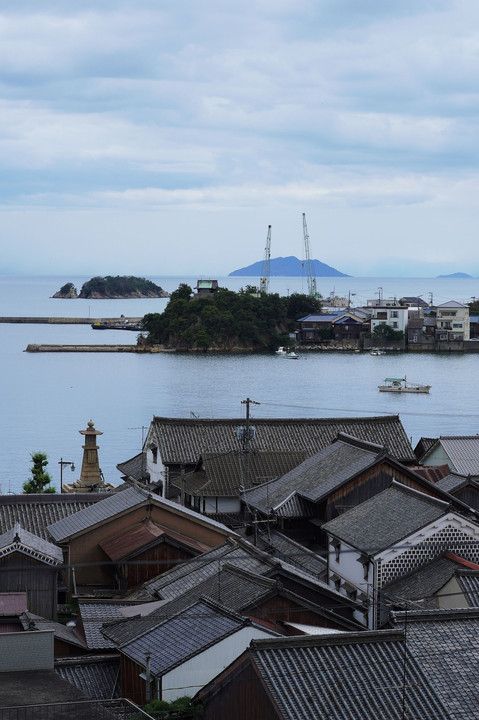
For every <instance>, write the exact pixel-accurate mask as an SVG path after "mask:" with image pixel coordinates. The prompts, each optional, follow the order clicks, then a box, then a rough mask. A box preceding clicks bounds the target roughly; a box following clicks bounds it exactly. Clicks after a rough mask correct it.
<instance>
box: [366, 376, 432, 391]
mask: <svg viewBox="0 0 479 720" xmlns="http://www.w3.org/2000/svg"><path fill="white" fill-rule="evenodd" d="M430 389H431V385H420V384H419V383H409V382H408V381H407V378H406V376H404V377H403V378H385V379H384V385H378V390H379V391H380V392H393V393H428V392H429V390H430Z"/></svg>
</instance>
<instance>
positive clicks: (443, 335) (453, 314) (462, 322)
mask: <svg viewBox="0 0 479 720" xmlns="http://www.w3.org/2000/svg"><path fill="white" fill-rule="evenodd" d="M469 338H470V324H469V307H468V306H467V305H463V304H462V303H460V302H457V300H449V301H448V302H445V303H443V304H442V305H438V306H437V308H436V339H437V340H442V341H445V342H450V341H453V340H469Z"/></svg>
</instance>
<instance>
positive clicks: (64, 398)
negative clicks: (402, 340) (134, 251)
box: [0, 276, 479, 493]
mask: <svg viewBox="0 0 479 720" xmlns="http://www.w3.org/2000/svg"><path fill="white" fill-rule="evenodd" d="M88 279H89V278H87V277H81V278H72V277H23V276H22V277H12V276H0V316H11V315H14V316H30V315H33V316H77V317H91V318H94V317H118V316H119V315H121V314H124V315H125V316H132V317H134V316H142V315H144V314H145V313H147V312H161V311H162V310H163V309H164V307H165V306H166V303H167V300H160V299H154V300H54V299H51V297H50V296H51V295H52V294H53V293H54V292H56V291H57V290H58V289H59V288H60V287H61V285H63V284H64V283H65V282H67V281H72V282H74V283H75V285H76V287H77V288H78V289H79V288H80V287H81V285H82V283H83V282H84V281H85V280H88ZM151 279H152V280H153V281H154V282H156V283H158V284H159V285H161V286H162V287H163V288H164V289H165V290H168V291H172V290H175V289H176V288H177V287H178V284H179V283H180V282H188V283H189V284H190V285H192V286H193V285H195V283H196V278H171V277H170V278H164V277H154V276H151ZM218 280H219V283H220V285H221V286H222V287H228V288H230V289H231V290H237V289H239V288H240V287H242V286H245V285H246V284H248V283H250V284H256V283H257V282H258V279H257V278H218ZM318 287H319V289H320V291H321V292H322V294H323V295H325V296H326V295H329V294H330V292H331V291H333V290H334V291H335V293H336V295H339V296H347V295H348V293H351V296H352V301H353V303H354V302H356V303H357V304H362V303H365V302H366V300H367V299H368V298H374V297H377V295H378V292H379V290H378V288H379V287H381V288H382V290H381V292H382V295H383V297H385V298H387V297H394V296H397V297H401V296H402V295H421V296H423V297H424V298H425V299H426V300H429V293H433V299H434V302H436V303H441V302H446V301H447V300H451V299H454V300H460V301H463V302H468V301H469V300H470V298H471V297H476V296H477V297H479V281H478V280H473V279H461V280H455V279H417V278H414V279H413V278H407V279H397V278H323V279H321V278H320V279H318ZM270 289H271V291H274V292H279V293H281V294H287V293H288V292H294V291H298V292H306V281H305V280H303V279H301V278H273V279H272V281H271V286H270ZM135 339H136V336H135V334H134V333H127V332H122V331H117V332H115V331H105V332H104V333H99V332H98V331H95V330H92V329H91V328H90V327H89V326H88V325H84V326H72V325H59V326H49V325H14V324H0V390H1V404H2V412H1V414H0V450H1V453H0V460H1V463H2V473H1V475H2V477H1V479H0V483H1V486H2V491H3V492H4V493H6V492H8V491H9V490H10V491H13V492H20V491H21V486H22V483H23V482H24V481H25V480H26V479H27V478H28V476H29V467H30V453H31V452H35V451H37V450H41V451H43V452H46V453H47V455H48V458H49V463H50V464H49V468H48V469H49V471H50V474H51V475H52V478H53V480H54V483H55V484H56V486H57V488H59V485H60V471H59V465H58V461H59V460H60V458H63V459H64V460H69V461H74V462H75V465H76V466H77V470H76V471H75V472H74V473H71V472H70V470H69V469H68V468H66V469H65V470H64V481H65V482H70V481H72V480H76V479H77V478H78V477H79V472H80V468H81V460H82V448H81V446H82V443H83V436H81V435H79V434H78V431H79V430H82V429H84V428H85V427H86V424H87V422H88V420H90V418H91V419H93V421H94V422H95V426H96V427H97V428H98V429H99V430H101V431H103V433H104V434H103V435H102V436H100V438H99V445H100V451H99V454H100V465H101V467H102V470H103V473H104V475H105V478H106V480H107V481H109V482H112V483H113V484H117V483H118V482H119V480H120V474H119V472H118V470H117V469H116V464H117V463H118V462H122V461H124V460H127V459H128V458H130V457H132V456H133V455H135V454H136V453H138V452H139V451H140V449H141V445H142V434H143V433H144V432H145V429H146V428H147V427H148V425H149V423H150V420H151V419H152V417H153V415H160V416H173V417H190V413H195V414H196V415H198V416H199V417H202V418H206V417H216V418H220V417H242V416H243V415H244V406H243V405H241V401H242V400H244V399H245V398H247V397H250V398H251V399H253V400H255V401H257V402H259V403H260V405H258V406H253V408H252V413H253V418H254V416H256V417H328V416H330V417H345V416H351V415H352V416H363V415H380V414H388V413H393V414H399V415H400V416H401V420H402V422H403V425H404V427H405V429H406V432H407V434H408V435H409V436H410V437H411V439H412V442H413V443H414V444H415V443H416V442H417V440H418V439H419V438H420V437H421V435H425V436H437V435H439V434H443V435H445V434H461V433H467V434H475V433H478V432H479V422H478V400H479V391H478V389H477V377H478V367H479V355H462V354H458V355H453V354H448V355H432V354H423V355H407V354H391V355H386V356H380V357H371V356H370V355H369V354H367V353H365V354H349V353H348V354H340V353H331V354H326V353H324V354H314V353H310V354H306V353H303V354H302V355H301V357H300V359H299V360H297V361H293V362H291V361H289V360H285V359H284V358H282V357H278V356H275V355H274V354H257V355H252V356H251V355H250V356H227V355H219V356H218V355H215V356H208V355H206V356H188V355H169V354H159V355H135V354H129V353H125V354H123V353H120V354H116V353H108V354H97V353H78V354H77V353H75V354H74V353H52V354H48V353H45V354H43V353H40V354H30V353H25V352H24V350H25V348H26V346H27V345H28V343H31V342H37V343H46V342H51V343H65V344H71V343H81V344H86V343H100V342H101V343H112V344H113V343H126V344H129V343H132V342H134V341H135ZM396 375H397V376H400V375H407V377H408V379H409V380H411V381H412V382H427V383H429V384H430V385H432V389H431V392H430V395H423V396H421V395H405V396H397V395H391V394H388V393H379V392H378V389H377V386H378V384H379V383H380V382H381V381H382V380H383V379H384V378H385V377H387V376H396Z"/></svg>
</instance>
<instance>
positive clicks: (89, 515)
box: [48, 486, 149, 542]
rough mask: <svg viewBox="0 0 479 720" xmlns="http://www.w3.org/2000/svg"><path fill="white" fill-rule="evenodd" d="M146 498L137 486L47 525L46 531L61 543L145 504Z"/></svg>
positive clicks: (146, 494) (145, 493) (146, 492)
mask: <svg viewBox="0 0 479 720" xmlns="http://www.w3.org/2000/svg"><path fill="white" fill-rule="evenodd" d="M148 498H149V493H148V491H147V490H143V489H141V488H138V487H137V486H134V487H130V488H127V489H126V490H123V491H122V492H118V493H113V494H112V495H110V496H109V497H107V498H104V499H103V500H101V501H100V502H98V503H95V504H94V505H91V506H90V507H87V508H84V509H83V510H80V511H79V512H77V513H75V514H73V515H69V516H68V517H66V518H63V520H59V521H58V522H56V523H54V524H53V525H49V526H48V531H49V533H50V535H51V536H52V537H53V538H54V539H55V540H56V541H57V542H61V541H62V540H65V539H66V538H68V537H71V536H72V535H76V534H77V533H79V532H82V531H83V530H86V529H87V528H89V527H91V526H93V525H97V524H98V523H101V522H103V521H104V520H108V519H109V518H112V517H114V516H115V515H119V514H120V513H122V512H125V511H127V510H131V509H132V508H134V507H136V506H137V505H141V504H142V503H145V502H147V500H148Z"/></svg>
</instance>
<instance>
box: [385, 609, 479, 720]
mask: <svg viewBox="0 0 479 720" xmlns="http://www.w3.org/2000/svg"><path fill="white" fill-rule="evenodd" d="M393 620H394V621H395V622H396V624H397V625H398V626H399V627H404V626H405V613H403V612H401V613H393ZM407 647H408V651H409V653H410V654H411V655H412V657H413V658H414V659H415V660H416V661H417V663H418V665H419V666H420V667H421V669H422V672H423V674H424V676H425V677H427V678H428V680H429V682H430V683H431V686H432V687H433V688H434V691H435V693H436V695H437V697H438V699H439V700H440V701H441V702H442V703H443V704H444V706H445V707H446V709H447V711H448V713H449V714H450V717H451V718H453V720H477V717H478V708H479V690H478V685H477V678H478V675H479V610H478V609H475V610H453V611H447V610H443V611H441V610H435V611H425V612H419V611H412V612H408V613H407ZM417 717H424V715H418V716H417Z"/></svg>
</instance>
